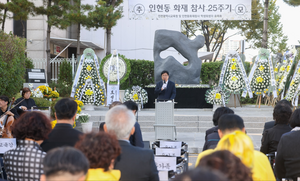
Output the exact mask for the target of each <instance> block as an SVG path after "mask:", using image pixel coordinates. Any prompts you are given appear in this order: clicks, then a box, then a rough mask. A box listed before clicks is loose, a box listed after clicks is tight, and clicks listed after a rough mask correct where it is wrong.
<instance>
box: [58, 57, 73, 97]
mask: <svg viewBox="0 0 300 181" xmlns="http://www.w3.org/2000/svg"><path fill="white" fill-rule="evenodd" d="M72 84H73V79H72V65H71V64H70V63H68V62H67V61H63V62H62V63H61V64H60V67H59V74H58V80H57V87H56V88H57V92H58V93H59V95H60V97H69V96H70V93H71V89H72Z"/></svg>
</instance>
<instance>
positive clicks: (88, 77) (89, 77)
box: [83, 76, 92, 85]
mask: <svg viewBox="0 0 300 181" xmlns="http://www.w3.org/2000/svg"><path fill="white" fill-rule="evenodd" d="M91 78H92V77H91V76H87V77H86V78H85V79H91ZM83 85H84V84H83Z"/></svg>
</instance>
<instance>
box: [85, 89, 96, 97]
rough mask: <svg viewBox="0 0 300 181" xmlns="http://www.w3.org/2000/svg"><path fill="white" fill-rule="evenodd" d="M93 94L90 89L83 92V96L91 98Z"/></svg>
mask: <svg viewBox="0 0 300 181" xmlns="http://www.w3.org/2000/svg"><path fill="white" fill-rule="evenodd" d="M93 94H94V92H93V91H92V90H91V89H88V90H86V91H85V95H87V96H91V95H93Z"/></svg>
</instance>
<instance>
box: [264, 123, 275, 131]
mask: <svg viewBox="0 0 300 181" xmlns="http://www.w3.org/2000/svg"><path fill="white" fill-rule="evenodd" d="M273 126H275V121H269V122H266V123H265V126H264V130H263V132H265V130H267V129H270V128H273Z"/></svg>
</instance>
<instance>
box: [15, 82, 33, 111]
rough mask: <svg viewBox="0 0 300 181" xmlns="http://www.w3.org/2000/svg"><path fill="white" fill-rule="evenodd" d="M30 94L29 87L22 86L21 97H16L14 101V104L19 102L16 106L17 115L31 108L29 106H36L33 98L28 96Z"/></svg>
mask: <svg viewBox="0 0 300 181" xmlns="http://www.w3.org/2000/svg"><path fill="white" fill-rule="evenodd" d="M30 96H31V91H30V89H29V88H28V87H24V88H23V89H22V97H20V98H19V99H17V100H16V102H15V105H16V104H18V103H19V104H18V105H17V106H16V107H17V111H18V114H19V115H21V114H23V113H24V112H25V111H27V110H31V107H36V104H35V102H34V100H33V99H32V98H30Z"/></svg>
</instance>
